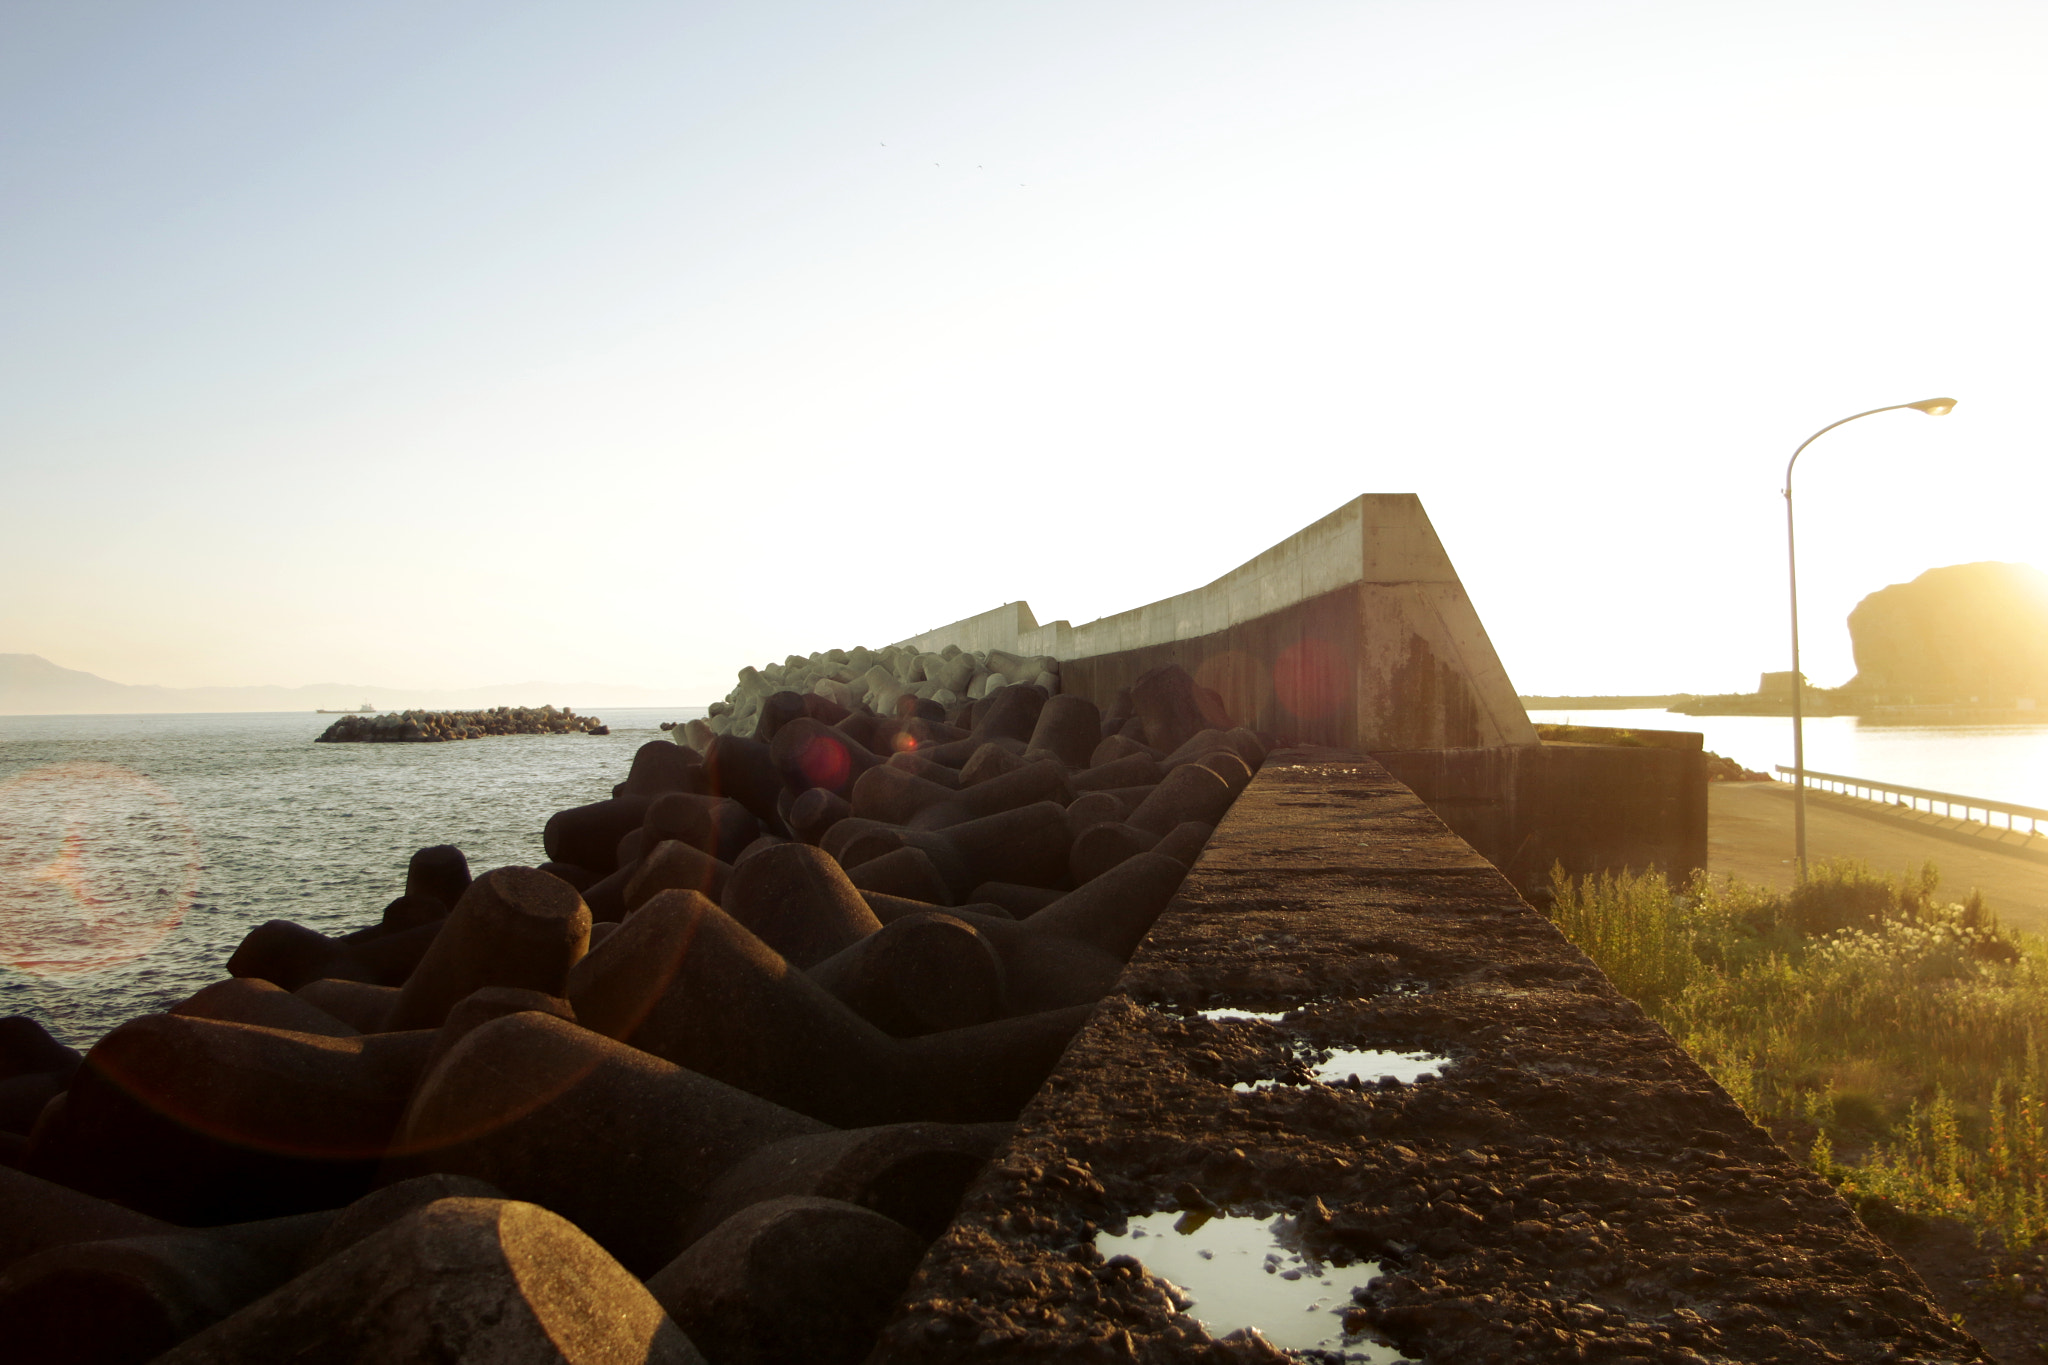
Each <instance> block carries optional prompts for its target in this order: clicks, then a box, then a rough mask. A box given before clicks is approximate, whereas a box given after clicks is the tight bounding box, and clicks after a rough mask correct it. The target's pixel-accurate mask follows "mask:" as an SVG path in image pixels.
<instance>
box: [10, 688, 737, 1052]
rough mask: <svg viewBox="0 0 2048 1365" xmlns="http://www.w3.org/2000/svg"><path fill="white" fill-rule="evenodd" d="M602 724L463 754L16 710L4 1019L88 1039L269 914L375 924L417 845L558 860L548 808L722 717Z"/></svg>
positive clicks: (219, 957) (167, 997) (494, 862)
mask: <svg viewBox="0 0 2048 1365" xmlns="http://www.w3.org/2000/svg"><path fill="white" fill-rule="evenodd" d="M599 714H600V715H602V717H603V719H604V720H605V722H606V723H607V724H609V725H610V726H611V728H612V733H611V734H610V735H604V736H592V735H581V734H571V735H507V736H501V737H497V738H492V739H479V740H468V741H464V742H461V743H451V744H315V743H314V742H313V738H314V736H316V735H318V734H319V733H320V732H321V731H322V730H324V729H326V728H327V725H328V723H329V722H330V721H331V719H332V717H328V716H318V715H313V714H309V713H305V712H272V713H254V714H238V715H194V716H0V1014H29V1015H33V1016H35V1017H37V1018H39V1019H41V1020H43V1022H44V1023H45V1024H47V1025H48V1026H49V1027H50V1029H51V1031H52V1032H54V1033H56V1034H57V1035H58V1036H59V1037H61V1038H63V1039H64V1040H65V1041H67V1042H70V1043H72V1044H74V1045H81V1046H82V1045H84V1044H87V1043H90V1042H91V1041H92V1040H93V1039H94V1038H96V1037H98V1036H99V1035H100V1034H101V1033H104V1032H105V1031H106V1030H107V1029H109V1028H111V1027H113V1026H114V1025H115V1024H117V1023H120V1022H121V1021H123V1020H125V1019H128V1018H130V1017H132V1016H134V1015H136V1014H141V1013H145V1012H147V1011H150V1010H158V1009H162V1008H164V1007H166V1006H168V1005H170V1004H172V1003H174V1002H176V1001H177V1000H180V999H182V998H183V997H185V996H187V995H189V994H191V993H192V992H193V991H194V990H197V989H198V988H199V987H201V986H203V985H206V984H207V983H208V982H210V981H214V980H217V979H219V978H220V977H221V976H222V975H223V974H224V971H225V966H224V964H225V963H226V961H227V958H228V955H229V954H230V953H232V952H233V951H234V948H235V945H236V944H237V943H239V942H240V941H241V938H242V936H243V935H244V934H245V933H247V932H248V931H249V929H250V928H251V927H253V926H255V925H257V924H260V923H262V922H263V921H264V920H267V919H293V920H297V921H299V922H300V923H302V924H307V925H310V926H312V927H314V928H316V929H321V930H323V931H326V932H330V933H333V932H341V931H345V930H349V929H354V928H359V927H361V926H362V925H365V924H370V923H374V922H375V921H376V919H377V916H378V915H379V913H380V912H381V911H382V910H383V907H384V905H385V903H386V902H387V901H389V900H391V899H392V898H393V897H394V896H396V895H398V894H399V891H400V890H401V889H402V887H403V883H404V880H405V864H406V860H407V858H409V857H410V856H411V855H412V852H413V850H415V849H417V848H420V847H423V846H425V845H428V844H442V843H451V844H456V845H458V846H460V847H461V848H462V850H463V851H464V852H465V853H466V854H468V855H469V860H470V866H471V868H472V869H473V870H475V871H479V872H481V871H484V870H486V869H488V868H492V867H499V866H504V865H506V864H513V863H523V864H533V863H537V862H540V861H542V860H543V859H544V858H545V857H546V855H545V853H543V852H542V850H541V841H540V835H541V828H542V826H543V825H544V824H545V823H546V822H547V818H548V816H549V815H551V814H553V813H554V812H555V811H557V810H560V809H561V808H563V807H564V806H572V805H578V804H581V803H583V802H586V801H596V800H601V799H603V798H604V797H606V796H609V795H610V794H611V788H612V785H613V784H614V783H616V782H618V781H620V780H621V779H623V778H624V777H625V775H626V769H627V766H628V764H629V763H630V762H631V760H632V756H633V750H634V749H636V748H638V747H639V746H640V745H641V744H643V743H645V742H646V741H648V740H649V739H656V738H662V737H663V736H662V734H661V731H660V729H659V724H660V722H662V721H664V720H677V719H682V718H685V717H688V716H693V715H701V714H703V712H702V711H701V710H700V709H694V708H671V709H665V710H644V709H605V710H603V711H601V712H600V713H599ZM174 907H175V908H176V909H177V911H178V913H172V910H173V908H174ZM17 964H19V965H17Z"/></svg>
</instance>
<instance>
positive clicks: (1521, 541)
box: [0, 0, 2048, 703]
mask: <svg viewBox="0 0 2048 1365" xmlns="http://www.w3.org/2000/svg"><path fill="white" fill-rule="evenodd" d="M2044 68H2048V7H2043V6H2041V5H2039V4H2038V3H2014V4H2003V3H1971V2H1970V0H1945V2H1944V3H1940V4H1933V3H1911V4H1899V3H1884V0H1854V2H1853V3H1839V4H1837V3H1819V2H1817V0H1769V2H1768V3H1744V2H1743V0H1711V3H1684V2H1683V0H1668V2H1665V3H1656V4H1643V3H1640V0H1620V2H1616V3H1599V2H1590V0H1589V2H1586V3H1578V2H1574V0H1544V2H1543V3H1529V2H1528V0H1514V2H1511V3H1492V2H1488V0H1426V2H1424V0H1349V3H1314V2H1312V0H1298V2H1290V0H1267V2H1266V3H1256V4H1255V3H1250V2H1249V0H1245V2H1244V3H1203V2H1202V0H1174V3H1171V4H1167V3H1158V4H1153V3H1136V2H1135V0H1133V2H1131V3H1109V4H1104V3H1100V0H1095V3H1088V4H1067V3H1058V2H1056V0H1041V2H1040V3H1032V4H1011V3H997V2H995V0H990V2H988V3H976V4H958V3H954V4H898V3H887V2H886V0H875V2H873V3H863V4H860V5H844V4H793V3H756V4H748V5H702V4H691V3H683V2H682V0H664V3H645V4H642V3H625V2H616V3H614V2H608V0H578V2H577V3H575V4H566V3H563V4H555V3H538V4H537V3H519V0H490V3H472V2H471V0H443V2H439V3H436V2H435V0H427V2H426V3H422V2H421V0H406V2H405V3H402V4H401V3H383V2H381V0H359V2H358V3H351V4H348V5H277V4H274V3H268V0H265V2H263V3H212V2H211V0H185V3H180V4H177V5H163V4H158V3H151V2H148V0H121V2H116V0H9V2H8V3H7V4H5V5H0V300H4V304H0V584H4V587H5V590H4V592H0V652H17V653H34V654H41V655H43V656H45V657H46V658H48V659H50V660H52V661H54V662H56V663H58V664H61V665H63V666H65V667H68V668H77V669H84V670H87V671H90V672H94V673H98V674H101V675H102V676H105V677H109V678H113V679H116V680H118V681H122V682H140V683H158V684H164V685H169V686H215V685H246V684H273V685H282V686H296V685H301V684H307V683H315V682H329V681H335V682H360V683H375V684H381V685H387V686H416V687H437V688H444V687H467V686H477V685H482V684H487V683H494V682H501V681H509V680H513V679H524V678H555V679H564V678H573V679H592V680H605V681H609V682H613V683H618V684H629V685H639V686H650V687H658V688H672V689H673V690H674V694H675V695H674V699H675V700H676V701H678V702H688V703H701V702H705V701H709V700H712V699H715V698H716V697H718V696H722V695H723V694H724V693H725V692H726V690H727V689H728V688H729V687H730V686H731V682H732V677H733V674H734V672H735V671H736V670H737V669H738V668H739V667H740V666H741V665H743V664H749V663H754V664H758V663H763V662H766V661H768V660H771V659H779V658H781V657H782V656H783V655H784V654H787V653H790V652H797V653H808V652H810V651H812V650H817V649H825V648H831V647H834V646H841V647H846V646H852V645H855V644H868V645H878V644H882V643H886V642H888V641H890V640H894V639H898V638H902V637H904V636H908V635H911V634H914V633H916V632H919V631H922V630H925V629H928V628H930V627H932V626H936V625H939V624H942V623H944V622H946V621H950V620H953V619H956V618H958V617H962V616H966V615H970V614H972V613H975V612H978V611H982V610H985V609H987V608H990V607H993V606H996V605H998V604H999V603H1002V602H1005V601H1011V600H1015V599H1019V598H1022V599H1025V600H1027V601H1029V602H1030V603H1031V605H1032V607H1033V609H1034V610H1035V611H1036V613H1037V616H1038V618H1039V619H1040V620H1041V621H1049V620H1052V619H1054V618H1062V617H1063V618H1066V619H1069V620H1071V621H1074V622H1075V623H1077V624H1078V623H1080V622H1083V621H1086V620H1090V619H1093V618H1095V617H1098V616H1103V615H1108V614H1112V613H1115V612H1118V611H1122V610H1125V609H1127V608H1130V607H1134V606H1138V605H1141V604H1143V603H1145V602H1149V601H1152V600H1155V599H1157V598H1160V597H1165V596H1169V595H1171V594H1174V593H1177V592H1181V591H1184V590H1186V589H1188V588H1190V587H1194V586H1197V585H1199V584H1201V583H1205V582H1207V581H1209V580H1211V579H1213V578H1215V577H1217V576H1218V575H1220V574H1222V573H1224V572H1226V571H1227V570H1229V569H1231V568H1233V567H1235V566H1236V565H1238V564H1240V563H1242V562H1244V561H1245V560H1247V559H1250V558H1251V557H1253V556H1254V555H1256V554H1257V553H1258V552H1259V551H1261V550H1263V549H1264V548H1266V547H1267V546H1269V545H1271V544H1273V543H1275V542H1277V541H1279V540H1281V539H1284V538H1285V537H1286V536H1288V535H1290V534H1292V533H1293V532H1294V531H1296V530H1298V529H1299V528H1301V527H1302V526H1304V525H1306V524H1308V523H1309V522H1311V521H1314V520H1315V519H1317V518H1318V517H1321V516H1323V515H1324V514H1326V513H1328V512H1330V511H1331V510H1333V509H1335V508H1336V507H1338V506H1340V505H1341V504H1343V503H1344V502H1346V501H1348V500H1349V499H1351V498H1353V497H1355V496H1357V495H1358V494H1360V493H1366V492H1413V493H1416V494H1418V495H1420V497H1421V498H1422V501H1423V504H1424V506H1425V508H1426V509H1427V510H1428V512H1429V514H1430V517H1431V519H1432V521H1433V522H1434V524H1435V526H1436V529H1437V531H1438V534H1439V535H1440V537H1441V538H1442V540H1443V542H1444V544H1445V547H1446V548H1447V550H1448V551H1449V553H1450V556H1451V558H1452V561H1453V563H1454V564H1455V565H1456V566H1457V568H1458V571H1459V574H1460V576H1461V578H1462V581H1463V583H1464V585H1465V587H1466V589H1467V591H1468V593H1469V594H1470V596H1471V598H1472V599H1473V602H1474V604H1475V605H1476V607H1477V609H1478V611H1479V614H1480V617H1481V619H1482V620H1483V621H1484V623H1485V625H1486V627H1487V630H1488V633H1489V634H1490V636H1491V638H1492V641H1493V643H1494V646H1495V648H1496V650H1497V651H1498V653H1499V654H1500V657H1501V659H1502V662H1503V663H1504V664H1505V666H1506V668H1507V670H1508V674H1509V676H1510V677H1511V678H1512V679H1513V681H1514V683H1515V684H1516V686H1517V687H1518V688H1519V689H1520V690H1521V691H1523V692H1525V693H1538V692H1541V693H1564V692H1579V693H1583V692H1623V693H1631V692H1672V691H1714V690H1737V689H1739V690H1747V689H1749V688H1752V687H1754V686H1755V685H1756V678H1757V674H1758V673H1759V672H1761V671H1764V670H1767V669H1782V668H1785V667H1787V666H1788V655H1789V641H1788V637H1787V623H1786V600H1785V599H1786V582H1785V519H1784V518H1785V504H1784V501H1783V499H1782V498H1781V497H1780V496H1779V489H1780V488H1781V487H1782V485H1783V482H1784V466H1785V461H1786V459H1787V458H1788V457H1789V456H1790V454H1791V452H1792V450H1793V448H1794V447H1796V446H1797V445H1798V444H1799V442H1800V441H1802V440H1803V439H1805V438H1806V437H1807V436H1808V435H1810V434H1811V433H1812V432H1814V431H1815V430H1817V429H1818V428H1820V427H1823V426H1825V425H1826V424H1828V423H1829V422H1832V421H1834V420H1836V419H1837V418H1839V417H1843V416H1846V415H1848V414H1850V413H1853V412H1858V411H1861V410H1863V409H1866V408H1874V407H1879V406H1883V405H1886V404H1892V403H1904V402H1910V401H1913V400H1916V399H1922V398H1928V397H1933V396H1936V395H1945V396H1953V397H1955V398H1956V399H1957V400H1958V406H1957V408H1956V410H1955V412H1954V413H1953V414H1952V415H1950V416H1946V417H1941V418H1930V417H1926V416H1923V415H1921V414H1919V413H1917V412H1910V411H1909V412H1894V413H1884V414H1882V415H1879V416H1875V417H1871V418H1867V419H1865V420H1862V421H1859V422H1856V423H1854V424H1852V425H1850V426H1848V427H1844V428H1842V429H1840V430H1838V431H1835V432H1831V433H1829V434H1828V435H1827V436H1825V437H1823V438H1822V439H1821V440H1820V441H1818V442H1816V443H1815V444H1814V445H1813V446H1812V447H1811V448H1810V449H1809V450H1808V451H1807V452H1806V454H1805V455H1804V456H1802V457H1801V459H1800V462H1799V468H1798V474H1797V486H1796V488H1797V494H1798V503H1797V507H1798V514H1799V543H1800V565H1801V573H1800V602H1801V618H1802V623H1803V626H1804V634H1803V637H1802V639H1803V645H1804V658H1805V664H1806V668H1807V672H1808V674H1809V676H1811V677H1812V678H1813V679H1814V680H1815V681H1816V682H1819V683H1823V684H1834V683H1838V682H1841V681H1844V680H1846V679H1847V678H1848V676H1849V675H1850V674H1851V673H1852V672H1853V671H1854V663H1853V660H1852V659H1851V656H1850V651H1849V638H1848V634H1847V629H1846V626H1845V624H1844V621H1845V618H1846V616H1847V614H1848V612H1849V610H1850V609H1851V608H1852V607H1853V606H1854V605H1855V604H1856V602H1857V601H1858V600H1859V599H1860V598H1862V597H1863V596H1864V595H1865V594H1867V593H1869V592H1872V591H1875V590H1877V589H1879V588H1882V587H1883V586H1885V585H1886V584H1888V583H1894V582H1901V581H1905V580H1907V579H1910V578H1912V577H1914V576H1915V575H1917V574H1919V573H1920V572H1922V571H1924V570H1926V569H1928V568H1931V567H1934V566H1936V565H1945V564H1953V563H1964V562H1971V561H1977V560H2008V561H2018V562H2031V563H2034V564H2037V565H2042V566H2044V567H2048V546H2044V544H2043V538H2044V537H2043V530H2042V527H2043V508H2044V506H2048V497H2044V495H2048V473H2044V469H2043V463H2044V462H2043V459H2042V450H2043V433H2044V431H2048V402H2044V401H2043V397H2044V396H2043V393H2042V377H2043V375H2044V374H2048V340H2044V328H2043V326H2042V323H2041V319H2042V318H2044V317H2048V306H2044V304H2048V298H2044V284H2048V231H2044V227H2048V224H2044V222H2043V219H2044V191H2043V189H2042V177H2041V155H2042V154H2041V149H2042V148H2043V146H2044V145H2048V82H2043V81H2041V80H2040V79H2039V73H2040V71H2041V70H2043V69H2044Z"/></svg>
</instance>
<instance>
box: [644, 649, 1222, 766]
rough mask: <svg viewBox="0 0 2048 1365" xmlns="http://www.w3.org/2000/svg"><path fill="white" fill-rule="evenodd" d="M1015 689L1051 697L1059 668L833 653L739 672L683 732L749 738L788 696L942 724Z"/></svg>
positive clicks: (1004, 658) (951, 654)
mask: <svg viewBox="0 0 2048 1365" xmlns="http://www.w3.org/2000/svg"><path fill="white" fill-rule="evenodd" d="M1012 683H1032V684H1035V685H1036V686H1038V687H1040V688H1042V689H1044V691H1045V693H1046V695H1048V696H1051V695H1053V694H1055V693H1057V692H1058V691H1059V690H1060V662H1059V660H1058V659H1054V658H1052V657H1050V656H1047V655H1022V654H1011V653H1008V652H1006V651H1004V650H1000V649H991V650H986V651H978V652H977V651H967V650H962V649H961V648H960V647H959V646H958V645H947V646H946V647H945V648H944V649H943V650H941V651H939V652H938V653H936V654H929V653H924V652H922V651H919V650H916V649H913V648H911V647H910V646H909V645H891V646H889V647H888V648H887V649H868V648H866V647H865V646H863V647H861V648H858V649H831V650H826V651H825V652H823V653H821V654H813V655H811V656H810V657H808V658H805V657H802V656H800V655H796V654H792V655H790V656H789V657H788V658H787V659H784V660H783V661H782V662H781V663H779V664H767V665H764V666H763V667H761V668H743V669H741V670H740V680H739V685H738V686H737V687H735V688H733V690H732V691H731V693H729V694H728V695H727V696H726V699H725V700H724V701H722V702H718V703H715V704H714V705H713V706H712V707H711V710H710V714H709V715H708V716H707V717H706V718H705V719H704V720H701V721H689V722H686V723H685V725H684V726H683V727H682V728H684V729H686V730H687V731H688V732H689V734H690V737H691V743H693V744H697V745H698V746H699V747H702V743H703V741H706V740H708V739H709V738H710V737H711V736H712V735H724V734H742V735H751V734H753V733H754V732H755V729H756V727H757V726H758V725H759V724H760V721H761V715H762V710H763V708H764V707H765V706H766V705H767V701H768V699H769V698H770V697H773V696H776V695H779V694H781V693H785V692H793V693H795V694H796V695H797V696H799V697H803V698H809V697H820V698H823V699H824V700H825V701H827V702H829V703H830V704H831V705H832V706H833V707H834V708H836V709H837V711H838V713H839V714H840V715H844V714H845V713H846V712H848V711H857V710H867V711H872V712H874V713H876V714H877V715H884V716H887V715H894V714H896V713H897V710H898V708H899V706H909V707H915V708H916V711H917V713H918V714H920V715H923V716H925V717H926V718H927V719H930V720H944V719H945V718H946V716H947V714H948V712H949V711H952V710H954V709H957V708H958V707H959V706H960V705H961V703H963V702H972V701H980V700H981V699H982V698H984V697H986V696H987V695H988V694H989V693H991V692H999V691H1001V690H1002V689H1003V688H1005V687H1007V686H1009V685H1010V684H1012ZM1210 695H1211V696H1212V697H1213V696H1214V694H1213V693H1211V694H1210ZM906 699H908V700H906Z"/></svg>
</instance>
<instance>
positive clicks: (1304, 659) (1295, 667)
mask: <svg viewBox="0 0 2048 1365" xmlns="http://www.w3.org/2000/svg"><path fill="white" fill-rule="evenodd" d="M1345 682H1346V678H1345V672H1344V668H1343V664H1342V660H1340V659H1339V658H1338V657H1337V651H1336V650H1334V649H1332V648H1330V646H1329V645H1328V644H1326V643H1324V642H1323V641H1321V640H1318V639H1316V638H1315V637H1313V636H1310V637H1309V638H1307V639H1304V640H1303V641H1302V642H1301V643H1300V644H1297V645H1290V646H1288V647H1287V648H1286V649H1283V650H1281V651H1280V657H1279V658H1278V659H1276V660H1274V663H1273V694H1274V696H1276V697H1277V698H1278V699H1279V701H1280V704H1281V705H1282V706H1284V707H1286V708H1287V710H1288V711H1289V712H1290V713H1292V714H1293V715H1294V716H1295V717H1296V718H1298V719H1301V720H1321V719H1322V718H1323V717H1325V716H1329V715H1334V714H1335V713H1336V711H1337V708H1338V706H1339V705H1340V704H1341V703H1342V702H1343V700H1344V685H1345Z"/></svg>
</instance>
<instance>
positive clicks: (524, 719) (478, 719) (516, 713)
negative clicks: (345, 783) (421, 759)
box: [313, 706, 611, 744]
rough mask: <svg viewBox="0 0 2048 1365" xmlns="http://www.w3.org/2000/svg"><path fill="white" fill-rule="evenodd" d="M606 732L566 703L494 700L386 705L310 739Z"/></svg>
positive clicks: (430, 740) (432, 740) (392, 740)
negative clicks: (456, 705)
mask: <svg viewBox="0 0 2048 1365" xmlns="http://www.w3.org/2000/svg"><path fill="white" fill-rule="evenodd" d="M578 733H581V734H586V735H608V734H610V733H611V731H610V729H608V728H607V727H606V725H605V723H604V722H603V721H601V720H599V719H598V718H597V717H596V716H579V715H577V714H576V713H575V712H574V711H572V710H570V709H569V708H568V707H566V706H565V707H563V708H562V709H561V710H559V711H558V710H556V709H555V708H554V707H552V706H495V707H492V708H491V709H489V710H487V711H391V712H387V713H385V714H384V715H381V716H362V715H348V716H343V717H342V718H341V719H340V720H338V721H336V722H334V724H332V725H330V726H328V727H327V728H326V729H325V730H323V731H321V732H320V735H319V737H318V738H317V739H315V740H314V741H313V742H314V743H315V744H438V743H442V742H444V741H447V740H456V739H484V738H486V737H487V736H490V735H569V734H578Z"/></svg>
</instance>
